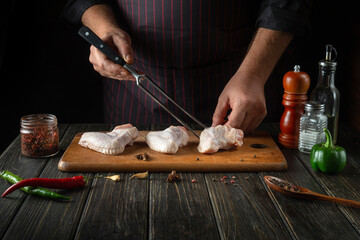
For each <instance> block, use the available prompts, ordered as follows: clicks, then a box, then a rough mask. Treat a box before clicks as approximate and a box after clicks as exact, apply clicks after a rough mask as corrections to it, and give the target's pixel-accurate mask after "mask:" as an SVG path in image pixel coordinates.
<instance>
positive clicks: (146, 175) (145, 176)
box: [129, 171, 149, 179]
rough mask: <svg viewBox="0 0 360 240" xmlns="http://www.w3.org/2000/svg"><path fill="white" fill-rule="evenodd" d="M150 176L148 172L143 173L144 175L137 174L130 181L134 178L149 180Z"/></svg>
mask: <svg viewBox="0 0 360 240" xmlns="http://www.w3.org/2000/svg"><path fill="white" fill-rule="evenodd" d="M148 176H149V171H146V172H142V173H136V174H134V175H132V176H131V177H130V178H129V179H132V178H134V177H136V178H140V179H143V178H147V177H148Z"/></svg>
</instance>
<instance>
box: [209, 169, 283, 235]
mask: <svg viewBox="0 0 360 240" xmlns="http://www.w3.org/2000/svg"><path fill="white" fill-rule="evenodd" d="M205 176H206V182H207V185H208V189H209V196H210V198H211V202H212V205H213V209H214V213H215V216H216V220H217V223H218V227H219V231H220V235H221V236H222V239H289V238H290V235H289V233H288V231H287V230H286V228H285V227H284V225H283V223H282V221H281V218H280V217H279V215H278V213H277V212H276V210H275V209H274V208H273V205H272V202H271V201H270V199H269V198H268V196H267V193H266V190H265V188H264V186H263V184H262V182H261V181H260V180H259V178H258V176H257V174H256V173H207V174H205ZM223 176H226V177H227V179H225V180H222V181H221V180H220V179H221V178H222V177H223ZM231 180H233V181H234V183H231ZM225 181H226V183H224V182H225Z"/></svg>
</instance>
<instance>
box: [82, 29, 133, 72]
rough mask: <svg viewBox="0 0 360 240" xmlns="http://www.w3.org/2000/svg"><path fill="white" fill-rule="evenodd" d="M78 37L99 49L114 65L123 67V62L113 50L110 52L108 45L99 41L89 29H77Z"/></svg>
mask: <svg viewBox="0 0 360 240" xmlns="http://www.w3.org/2000/svg"><path fill="white" fill-rule="evenodd" d="M79 35H80V36H82V37H83V38H84V39H85V40H86V41H88V42H89V43H90V44H91V45H93V46H95V47H96V48H97V49H99V50H100V51H101V52H102V53H103V54H105V56H107V57H108V58H109V59H110V60H112V61H113V62H114V63H117V64H120V65H121V66H124V65H125V64H126V62H125V60H124V59H123V58H122V57H120V56H119V55H118V54H116V52H115V51H114V50H112V48H111V47H109V45H107V44H106V43H105V42H104V41H103V40H101V39H100V38H99V37H98V36H97V35H96V34H95V33H94V32H93V31H91V30H90V28H88V27H86V26H83V27H81V28H80V29H79Z"/></svg>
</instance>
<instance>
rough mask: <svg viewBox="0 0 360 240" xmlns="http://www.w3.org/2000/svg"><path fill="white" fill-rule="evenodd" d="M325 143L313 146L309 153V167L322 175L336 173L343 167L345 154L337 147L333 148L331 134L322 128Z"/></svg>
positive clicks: (342, 149) (343, 150)
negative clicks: (322, 173)
mask: <svg viewBox="0 0 360 240" xmlns="http://www.w3.org/2000/svg"><path fill="white" fill-rule="evenodd" d="M324 132H325V135H326V142H325V143H319V144H316V145H314V146H313V147H312V148H311V152H310V161H311V167H312V168H313V169H314V170H315V171H319V170H320V171H322V172H324V173H338V172H340V171H341V170H343V168H344V167H345V164H346V152H345V149H344V148H342V147H339V146H334V144H333V142H332V137H331V133H330V131H329V130H328V129H327V128H324Z"/></svg>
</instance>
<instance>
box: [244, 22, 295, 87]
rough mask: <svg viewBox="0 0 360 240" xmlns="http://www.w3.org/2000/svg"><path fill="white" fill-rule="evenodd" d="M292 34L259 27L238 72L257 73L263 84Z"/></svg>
mask: <svg viewBox="0 0 360 240" xmlns="http://www.w3.org/2000/svg"><path fill="white" fill-rule="evenodd" d="M293 37H294V35H293V34H291V33H287V32H281V31H275V30H270V29H265V28H259V29H258V31H257V33H256V35H255V37H254V39H253V41H252V44H251V46H250V48H249V51H248V53H247V55H246V57H245V58H244V61H243V62H242V64H241V66H240V68H239V70H238V72H242V73H244V72H246V73H247V74H248V75H257V76H258V77H259V78H258V79H262V80H263V81H264V82H263V84H265V82H266V81H267V79H268V78H269V76H270V74H271V72H272V70H273V69H274V67H275V65H276V63H277V62H278V61H279V59H280V57H281V55H282V54H283V52H284V50H285V49H286V48H287V46H288V45H289V43H290V42H291V40H292V39H293Z"/></svg>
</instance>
